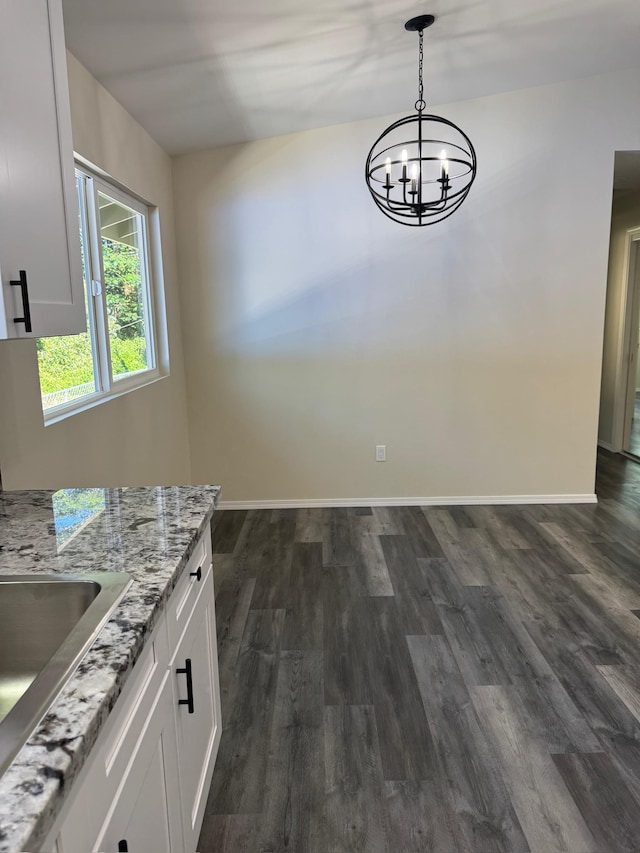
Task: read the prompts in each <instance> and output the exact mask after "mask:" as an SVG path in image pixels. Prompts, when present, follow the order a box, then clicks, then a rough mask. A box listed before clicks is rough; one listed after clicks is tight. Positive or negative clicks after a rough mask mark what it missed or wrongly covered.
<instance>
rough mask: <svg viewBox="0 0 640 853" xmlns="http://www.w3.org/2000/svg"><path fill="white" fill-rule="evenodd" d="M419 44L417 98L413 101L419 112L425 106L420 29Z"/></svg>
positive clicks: (421, 35)
mask: <svg viewBox="0 0 640 853" xmlns="http://www.w3.org/2000/svg"><path fill="white" fill-rule="evenodd" d="M419 37H420V41H419V46H418V100H417V101H416V103H415V108H416V110H417V111H418V112H419V113H421V112H422V111H423V109H424V108H425V107H426V104H425V101H424V83H423V82H422V72H423V68H424V44H423V42H424V31H423V30H420V32H419Z"/></svg>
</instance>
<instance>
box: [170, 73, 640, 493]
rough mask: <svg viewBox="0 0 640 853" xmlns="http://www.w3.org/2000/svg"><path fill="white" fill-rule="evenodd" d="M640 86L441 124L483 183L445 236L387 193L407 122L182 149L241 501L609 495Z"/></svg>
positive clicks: (193, 420)
mask: <svg viewBox="0 0 640 853" xmlns="http://www.w3.org/2000/svg"><path fill="white" fill-rule="evenodd" d="M639 82H640V78H639V76H638V73H637V72H633V73H631V72H630V73H623V74H616V75H608V76H603V77H598V78H591V79H589V80H585V81H578V82H572V83H566V84H560V85H553V86H547V87H542V88H539V89H531V90H527V91H521V92H515V93H510V94H506V95H499V96H495V97H490V98H484V99H480V100H476V101H469V102H464V103H456V104H453V105H450V106H447V107H444V108H442V109H441V110H436V112H441V113H442V114H443V115H445V116H446V117H447V118H450V119H452V120H453V121H455V122H458V123H459V124H460V125H461V127H462V128H463V129H464V130H465V131H466V132H467V133H468V134H469V136H470V137H471V139H472V140H473V142H474V144H475V146H476V148H477V152H478V162H479V167H478V178H477V181H476V184H475V185H474V188H473V189H472V191H471V194H470V196H469V198H468V199H467V201H466V202H465V203H464V205H463V206H462V208H461V209H460V210H459V211H458V212H457V213H456V214H455V216H453V217H451V218H450V219H448V220H447V221H446V222H443V223H441V224H439V225H435V226H431V227H428V228H425V229H417V228H416V229H412V228H403V227H402V226H399V225H396V224H394V223H392V222H390V221H388V220H387V219H386V218H385V217H384V216H382V215H381V214H380V213H379V212H378V211H377V209H376V208H375V206H374V204H373V203H372V201H371V199H370V198H369V197H368V193H367V190H366V187H365V184H364V180H363V171H364V169H363V164H364V159H365V156H366V152H367V150H368V148H369V146H370V144H371V142H372V141H373V139H375V137H376V136H377V134H378V133H379V132H380V131H381V130H382V128H383V127H384V126H385V124H386V123H387V122H388V121H389V120H390V119H387V120H385V119H377V120H375V121H364V122H358V123H353V124H345V125H341V126H338V127H330V128H326V129H322V130H317V131H311V132H306V133H300V134H294V135H291V136H285V137H281V138H276V139H270V140H266V141H261V142H256V143H252V144H246V145H238V146H233V147H228V148H225V149H218V150H214V151H205V152H201V153H196V154H191V155H185V156H182V157H179V158H176V159H175V160H174V192H175V206H176V222H177V241H178V258H179V271H180V277H181V281H182V282H183V287H182V289H181V299H182V316H183V328H184V331H185V334H184V345H185V358H186V366H187V378H188V399H189V425H190V437H191V454H192V455H191V459H192V472H193V477H194V479H195V480H197V481H210V480H213V481H215V482H221V483H222V484H223V487H224V497H225V499H226V500H228V501H256V500H283V501H287V500H305V499H306V500H309V499H349V498H363V499H368V498H400V497H408V498H410V497H437V496H443V497H447V496H449V497H456V496H460V497H465V496H468V497H474V496H509V495H533V496H535V495H568V494H569V495H571V494H578V495H584V494H590V493H593V489H594V469H595V451H596V438H597V425H598V407H599V386H600V373H601V355H602V334H603V318H604V304H605V285H606V272H607V252H608V242H609V223H610V211H611V191H612V175H613V161H614V151H615V150H616V149H623V148H640V94H639V92H640V87H639V85H638V84H639ZM376 444H386V445H387V459H388V461H387V462H385V463H376V462H374V445H376Z"/></svg>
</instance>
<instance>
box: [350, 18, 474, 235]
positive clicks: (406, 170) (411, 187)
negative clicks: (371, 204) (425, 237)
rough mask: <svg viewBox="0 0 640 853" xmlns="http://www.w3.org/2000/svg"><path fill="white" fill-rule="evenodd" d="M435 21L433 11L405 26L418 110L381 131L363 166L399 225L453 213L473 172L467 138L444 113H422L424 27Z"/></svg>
mask: <svg viewBox="0 0 640 853" xmlns="http://www.w3.org/2000/svg"><path fill="white" fill-rule="evenodd" d="M434 21H435V18H434V16H433V15H419V16H418V17H417V18H411V20H410V21H407V23H406V24H405V25H404V27H405V29H406V30H409V31H410V32H417V33H418V35H419V48H418V100H417V101H416V103H415V110H416V115H409V116H404V118H401V119H398V121H396V122H394V123H393V124H391V125H389V127H387V128H386V129H385V130H383V131H382V133H381V134H380V136H379V137H378V138H377V139H376V141H375V142H374V143H373V146H372V147H371V151H369V156H368V157H367V163H366V166H365V177H366V181H367V186H368V187H369V192H370V193H371V196H372V198H373V200H374V201H375V203H376V204H377V205H378V207H379V208H380V210H381V211H382V212H383V213H384V215H385V216H388V217H389V219H393V220H394V221H395V222H400V223H401V224H402V225H413V226H421V225H431V224H433V223H435V222H441V221H442V220H443V219H446V218H447V217H448V216H451V214H452V213H455V211H456V210H457V209H458V208H459V207H460V205H461V204H462V202H463V201H464V200H465V198H466V197H467V195H468V193H469V190H470V189H471V184H472V183H473V181H474V178H475V176H476V152H475V150H474V148H473V145H472V144H471V140H470V139H469V137H468V136H467V135H466V134H465V133H463V131H462V130H460V128H459V127H457V126H456V125H455V124H454V123H453V122H451V121H448V120H447V119H446V118H440V116H434V115H428V114H425V112H424V110H425V108H426V103H425V101H424V85H423V82H422V70H423V63H424V47H423V40H424V30H425V29H426V28H427V27H430V26H431V24H433V22H434Z"/></svg>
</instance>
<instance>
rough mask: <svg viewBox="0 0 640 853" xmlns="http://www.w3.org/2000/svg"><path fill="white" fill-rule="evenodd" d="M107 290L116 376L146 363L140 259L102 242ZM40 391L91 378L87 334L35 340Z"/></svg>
mask: <svg viewBox="0 0 640 853" xmlns="http://www.w3.org/2000/svg"><path fill="white" fill-rule="evenodd" d="M102 253H103V263H104V275H105V291H106V303H107V312H108V323H109V331H110V344H111V363H112V368H113V373H114V375H116V374H117V375H121V374H124V373H130V372H133V371H137V370H144V369H145V368H146V367H147V360H146V340H145V334H144V319H143V302H142V294H141V293H140V259H139V253H138V250H137V249H136V248H133V247H131V246H128V245H124V244H123V243H117V242H114V241H112V240H106V239H103V240H102ZM37 349H38V366H39V371H40V387H41V391H42V394H50V393H52V392H54V391H60V390H62V389H65V388H72V387H74V386H77V385H85V384H87V383H91V382H93V361H92V359H91V342H90V336H89V333H88V332H82V333H81V334H78V335H66V336H62V337H55V338H39V339H38V341H37Z"/></svg>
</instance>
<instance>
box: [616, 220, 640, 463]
mask: <svg viewBox="0 0 640 853" xmlns="http://www.w3.org/2000/svg"><path fill="white" fill-rule="evenodd" d="M625 239H626V246H625V261H624V268H623V271H622V273H623V275H622V278H623V281H624V287H623V293H622V299H621V301H620V304H621V316H620V335H619V338H618V340H619V341H620V345H619V349H618V360H617V366H616V374H617V375H616V392H615V405H614V413H613V414H614V417H613V430H612V431H613V436H612V437H613V448H612V449H613V450H614V451H615V452H621V451H622V452H627V451H626V450H625V448H626V447H627V445H628V442H629V436H630V432H631V421H632V417H633V406H632V401H633V404H634V405H635V387H636V370H637V363H636V360H637V350H638V342H639V334H638V331H639V325H640V227H637V228H630V229H629V230H628V231H627V233H626V238H625ZM632 386H633V387H632ZM632 391H633V393H632Z"/></svg>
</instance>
